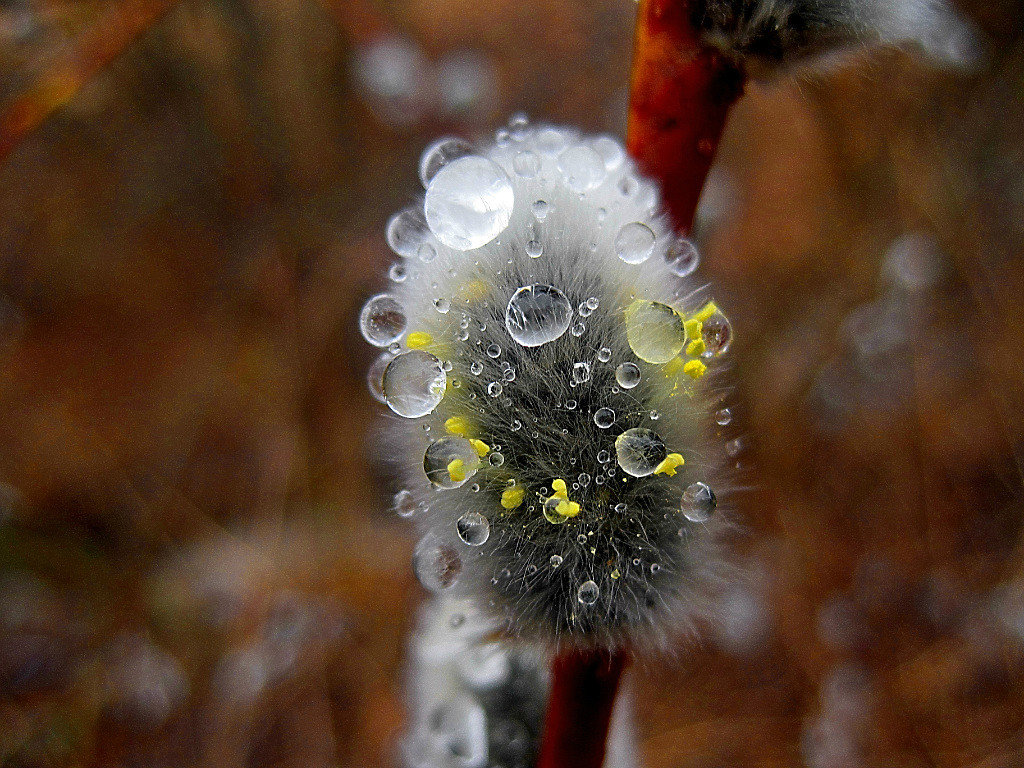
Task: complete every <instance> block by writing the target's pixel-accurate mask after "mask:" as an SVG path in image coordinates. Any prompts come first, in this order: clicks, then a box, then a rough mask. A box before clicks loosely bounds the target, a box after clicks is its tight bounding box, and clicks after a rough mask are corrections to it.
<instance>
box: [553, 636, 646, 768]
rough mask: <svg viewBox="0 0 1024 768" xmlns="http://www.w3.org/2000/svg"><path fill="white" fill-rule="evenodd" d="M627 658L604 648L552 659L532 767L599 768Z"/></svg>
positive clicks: (622, 652)
mask: <svg viewBox="0 0 1024 768" xmlns="http://www.w3.org/2000/svg"><path fill="white" fill-rule="evenodd" d="M627 659H628V657H627V656H626V653H625V652H624V651H616V652H608V651H605V650H588V651H579V650H569V651H563V652H562V653H560V654H559V655H558V656H556V657H555V660H554V663H553V664H552V666H551V695H550V697H549V698H548V710H547V716H546V717H545V720H544V737H543V740H542V741H541V751H540V757H539V758H538V759H537V768H601V764H602V763H603V762H604V752H605V742H606V741H607V739H608V724H609V722H610V721H611V716H612V707H613V706H614V705H615V693H616V692H617V691H618V689H619V680H620V679H621V677H622V670H623V669H625V667H626V662H627Z"/></svg>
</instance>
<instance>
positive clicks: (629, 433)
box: [615, 427, 668, 477]
mask: <svg viewBox="0 0 1024 768" xmlns="http://www.w3.org/2000/svg"><path fill="white" fill-rule="evenodd" d="M667 455H668V451H667V450H666V449H665V443H663V442H662V441H661V438H660V437H658V433H657V432H654V431H653V430H650V429H643V428H640V427H637V428H634V429H627V430H626V431H625V432H623V433H622V434H621V435H619V436H618V437H617V438H615V458H616V460H617V461H618V464H619V466H620V467H622V471H623V472H625V473H626V474H628V475H632V476H633V477H646V476H647V475H650V474H653V472H654V470H655V469H657V467H658V465H659V464H661V462H663V461H664V460H665V457H666V456H667Z"/></svg>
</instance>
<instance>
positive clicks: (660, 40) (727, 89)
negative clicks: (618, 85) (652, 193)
mask: <svg viewBox="0 0 1024 768" xmlns="http://www.w3.org/2000/svg"><path fill="white" fill-rule="evenodd" d="M690 13H691V11H690V2H689V0H641V2H640V8H639V11H638V16H637V22H636V42H635V50H634V53H633V75H632V81H631V83H630V102H629V127H628V130H627V132H626V146H627V148H628V149H629V153H630V154H631V155H632V156H633V157H634V159H636V161H637V162H638V163H639V164H640V169H641V170H642V171H644V172H645V173H646V174H647V175H649V176H652V177H654V178H655V179H657V180H658V181H659V182H660V183H661V186H662V199H663V200H664V203H665V207H666V208H667V209H668V211H669V213H670V214H671V215H672V219H673V222H674V223H675V225H676V227H677V229H678V230H679V231H680V232H682V233H686V232H688V231H689V230H690V228H691V226H692V225H693V214H694V211H695V210H696V208H697V200H698V198H699V197H700V192H701V189H703V187H704V179H705V178H706V177H707V175H708V170H709V169H710V168H711V161H712V160H713V159H714V155H715V151H716V150H717V149H718V142H719V141H720V140H721V138H722V130H723V128H724V127H725V119H726V116H727V115H728V113H729V107H731V106H732V104H733V102H735V101H736V99H737V98H739V96H740V94H741V93H742V92H743V73H742V71H741V70H740V69H739V68H738V67H737V66H736V64H735V63H733V62H732V61H730V60H729V59H727V58H726V57H725V56H723V55H722V54H721V53H719V52H718V51H715V50H713V49H711V48H708V47H707V46H705V45H703V44H702V43H701V42H700V40H699V39H698V37H697V32H696V30H695V29H694V27H693V23H692V21H691V18H690Z"/></svg>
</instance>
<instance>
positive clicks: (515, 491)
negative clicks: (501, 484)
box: [501, 485, 526, 509]
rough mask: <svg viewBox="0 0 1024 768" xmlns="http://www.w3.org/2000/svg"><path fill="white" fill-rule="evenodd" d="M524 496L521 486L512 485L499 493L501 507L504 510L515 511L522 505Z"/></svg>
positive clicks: (524, 492)
mask: <svg viewBox="0 0 1024 768" xmlns="http://www.w3.org/2000/svg"><path fill="white" fill-rule="evenodd" d="M525 496H526V491H525V490H523V486H521V485H513V486H512V487H511V488H506V489H505V490H504V491H502V492H501V506H503V507H504V508H505V509H515V508H516V507H518V506H519V505H520V504H522V503H523V498H525Z"/></svg>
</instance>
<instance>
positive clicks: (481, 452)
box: [469, 440, 491, 458]
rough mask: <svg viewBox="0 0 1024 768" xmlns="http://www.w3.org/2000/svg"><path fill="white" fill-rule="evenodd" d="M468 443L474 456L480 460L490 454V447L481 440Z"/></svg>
mask: <svg viewBox="0 0 1024 768" xmlns="http://www.w3.org/2000/svg"><path fill="white" fill-rule="evenodd" d="M469 442H470V443H471V444H472V445H473V450H474V451H476V455H477V456H479V457H480V458H483V457H484V456H486V455H487V454H488V453H490V452H491V446H489V445H488V444H487V443H485V442H484V441H483V440H470V441H469Z"/></svg>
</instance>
